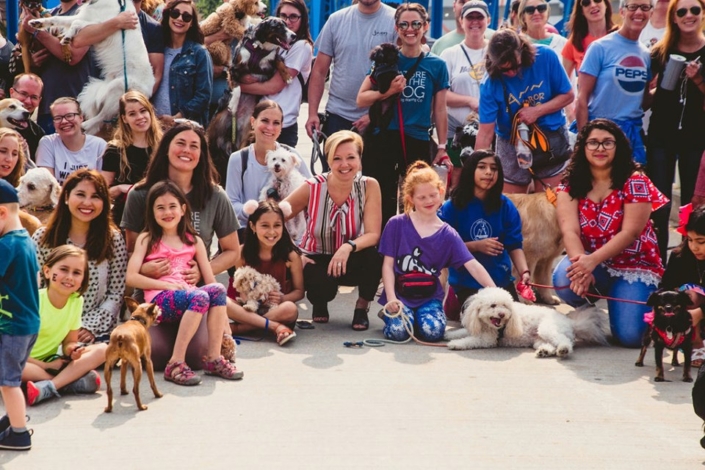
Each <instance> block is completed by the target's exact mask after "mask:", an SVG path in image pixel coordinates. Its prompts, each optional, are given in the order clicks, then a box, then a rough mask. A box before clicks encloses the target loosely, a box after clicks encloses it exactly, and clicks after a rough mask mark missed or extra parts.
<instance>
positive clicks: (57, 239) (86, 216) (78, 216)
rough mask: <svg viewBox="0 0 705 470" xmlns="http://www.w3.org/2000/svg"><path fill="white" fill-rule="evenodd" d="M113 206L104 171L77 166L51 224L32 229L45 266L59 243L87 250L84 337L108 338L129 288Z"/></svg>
mask: <svg viewBox="0 0 705 470" xmlns="http://www.w3.org/2000/svg"><path fill="white" fill-rule="evenodd" d="M109 208H110V196H109V195H108V185H107V184H106V182H105V179H104V178H103V177H102V176H101V175H100V173H98V171H96V170H89V169H86V168H83V169H80V170H77V171H75V172H73V173H71V174H70V175H69V176H68V178H67V179H66V182H65V183H64V186H63V188H62V189H61V194H60V195H59V204H58V205H57V206H56V208H55V209H54V213H53V214H52V215H51V218H50V219H49V222H48V223H47V225H46V226H45V227H40V228H39V229H38V230H37V231H36V232H35V233H34V235H32V240H34V242H35V243H36V244H37V258H38V261H39V265H40V266H44V264H45V262H46V259H47V256H48V255H49V253H50V252H51V251H52V250H53V249H54V248H56V247H57V246H60V245H65V244H69V245H76V246H78V247H79V248H83V249H84V250H85V251H86V253H87V254H88V290H86V291H85V293H84V294H83V314H82V316H81V324H82V327H81V329H80V330H79V331H78V341H79V342H81V343H100V342H106V341H108V340H109V338H110V332H111V331H112V330H113V328H115V326H116V325H117V318H118V314H119V313H120V307H121V305H122V297H123V295H124V293H125V268H126V266H127V251H126V250H125V241H124V240H123V239H122V234H121V233H120V230H118V228H117V227H116V226H115V225H114V224H113V221H112V218H111V217H110V210H109ZM40 287H46V283H45V282H42V285H40Z"/></svg>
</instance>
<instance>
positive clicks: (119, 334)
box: [104, 297, 162, 413]
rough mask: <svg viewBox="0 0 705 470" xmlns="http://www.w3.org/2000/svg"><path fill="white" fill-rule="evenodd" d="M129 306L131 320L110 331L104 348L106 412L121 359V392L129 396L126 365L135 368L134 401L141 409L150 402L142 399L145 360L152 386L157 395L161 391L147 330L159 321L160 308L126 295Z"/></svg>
mask: <svg viewBox="0 0 705 470" xmlns="http://www.w3.org/2000/svg"><path fill="white" fill-rule="evenodd" d="M125 303H126V304H127V308H128V309H129V310H130V312H131V313H132V316H131V317H130V319H129V320H128V321H126V322H125V323H123V324H121V325H119V326H118V327H117V328H115V329H114V330H113V332H112V333H111V334H110V344H108V349H107V350H106V351H105V370H104V375H105V382H106V384H107V389H108V406H106V407H105V412H106V413H110V412H111V411H112V410H113V388H112V384H111V383H110V379H111V378H112V374H113V367H114V366H115V364H116V363H117V361H118V360H121V361H122V362H121V364H120V394H121V395H127V393H128V392H127V387H126V385H125V379H126V376H127V367H128V366H130V367H131V368H132V379H133V381H134V384H133V387H132V392H133V393H134V395H135V402H136V403H137V409H138V410H146V409H147V405H143V404H142V402H141V401H140V389H139V386H140V379H141V378H142V361H144V364H145V369H146V370H147V378H148V379H149V385H150V386H151V387H152V391H153V392H154V396H155V397H156V398H161V397H162V394H161V393H160V392H159V390H157V385H156V384H155V383H154V366H153V365H152V344H151V342H150V338H149V332H148V331H147V330H148V329H149V327H150V326H152V325H155V324H157V322H158V317H159V315H160V314H161V310H160V309H159V307H157V306H156V305H155V304H139V303H138V302H137V301H136V300H134V299H133V298H132V297H125Z"/></svg>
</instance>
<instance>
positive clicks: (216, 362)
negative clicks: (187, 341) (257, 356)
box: [203, 356, 245, 380]
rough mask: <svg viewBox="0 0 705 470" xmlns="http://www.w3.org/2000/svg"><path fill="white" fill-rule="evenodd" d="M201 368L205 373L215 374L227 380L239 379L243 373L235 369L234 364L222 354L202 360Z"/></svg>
mask: <svg viewBox="0 0 705 470" xmlns="http://www.w3.org/2000/svg"><path fill="white" fill-rule="evenodd" d="M203 370H204V371H205V373H206V375H217V376H219V377H222V378H224V379H228V380H240V379H241V378H243V377H244V375H245V373H244V372H242V371H241V370H237V367H235V364H232V363H230V362H228V361H226V360H225V358H224V357H223V356H219V357H218V358H217V359H213V360H212V361H206V360H204V361H203Z"/></svg>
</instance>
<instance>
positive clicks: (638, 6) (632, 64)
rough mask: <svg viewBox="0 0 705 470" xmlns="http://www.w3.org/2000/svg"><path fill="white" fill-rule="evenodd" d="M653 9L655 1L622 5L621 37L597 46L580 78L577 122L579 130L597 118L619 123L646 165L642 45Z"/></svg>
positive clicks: (630, 0) (646, 67)
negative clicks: (644, 31)
mask: <svg viewBox="0 0 705 470" xmlns="http://www.w3.org/2000/svg"><path fill="white" fill-rule="evenodd" d="M652 9H653V4H652V0H622V3H621V4H620V7H619V13H620V14H621V15H622V18H623V23H622V26H621V27H620V28H619V30H618V31H615V32H614V33H610V34H608V35H607V36H604V37H602V38H600V39H598V40H597V41H595V42H593V43H592V44H591V45H590V47H589V48H588V50H587V52H586V54H585V59H584V60H583V63H582V65H581V66H580V74H579V75H578V102H577V104H576V106H575V116H576V120H577V124H578V129H582V128H583V126H584V125H585V124H586V123H587V122H588V121H590V120H592V119H595V118H606V119H611V120H612V121H614V122H616V123H617V124H618V125H619V127H620V128H621V129H622V130H623V131H624V133H625V134H626V135H627V137H628V138H629V140H630V142H631V145H632V151H633V154H634V160H635V161H636V162H637V163H642V164H644V163H646V149H645V148H644V143H643V139H642V136H641V117H642V115H643V114H644V111H643V109H642V106H641V103H642V99H643V98H644V96H645V95H646V94H647V93H648V91H649V90H648V87H647V84H648V83H649V80H651V71H650V66H651V59H650V57H649V51H648V50H647V49H646V48H645V47H644V45H643V44H641V43H640V42H639V35H640V34H641V31H642V30H643V29H644V28H645V27H646V24H647V23H648V21H649V18H650V17H651V10H652Z"/></svg>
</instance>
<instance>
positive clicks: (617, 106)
mask: <svg viewBox="0 0 705 470" xmlns="http://www.w3.org/2000/svg"><path fill="white" fill-rule="evenodd" d="M650 68H651V58H650V57H649V51H648V49H646V47H644V45H643V44H641V43H640V42H639V41H632V40H629V39H627V38H625V37H624V36H622V35H621V34H619V32H614V33H610V34H608V35H607V36H605V37H603V38H600V39H598V40H597V41H595V42H593V43H592V44H590V47H589V48H588V50H587V52H586V53H585V59H584V60H583V63H582V65H581V66H580V73H585V74H588V75H592V76H593V77H596V78H597V80H596V81H595V89H594V90H593V92H592V95H591V96H590V100H589V101H588V116H589V119H591V120H592V119H595V118H607V119H612V120H613V121H628V120H633V119H641V116H642V115H643V114H644V111H643V110H642V108H641V100H642V98H643V96H644V88H645V87H646V84H647V83H648V82H649V81H650V80H651V70H650Z"/></svg>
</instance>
